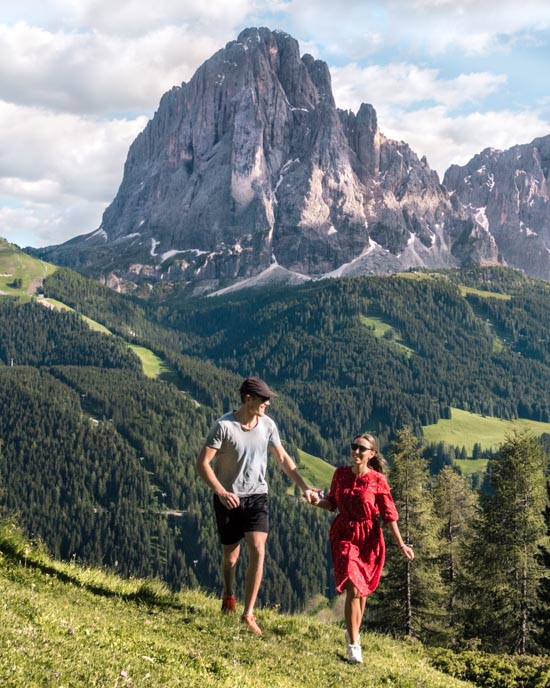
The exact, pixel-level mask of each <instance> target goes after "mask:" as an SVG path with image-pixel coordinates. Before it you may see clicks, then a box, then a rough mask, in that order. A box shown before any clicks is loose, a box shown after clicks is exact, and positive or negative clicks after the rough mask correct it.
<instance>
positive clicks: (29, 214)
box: [0, 198, 105, 248]
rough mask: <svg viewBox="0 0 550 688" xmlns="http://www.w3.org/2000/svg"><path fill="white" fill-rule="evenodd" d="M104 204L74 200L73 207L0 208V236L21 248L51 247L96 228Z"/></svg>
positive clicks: (29, 205)
mask: <svg viewBox="0 0 550 688" xmlns="http://www.w3.org/2000/svg"><path fill="white" fill-rule="evenodd" d="M104 210H105V204H103V203H93V202H89V201H87V200H86V199H84V198H78V199H74V202H73V204H72V205H71V204H69V203H67V202H65V203H64V204H52V203H44V204H36V203H32V202H30V201H25V202H24V203H22V204H21V205H17V206H15V207H11V206H2V207H0V228H1V229H0V236H2V237H4V238H5V239H7V240H8V241H9V242H10V243H13V244H17V245H18V246H21V247H22V248H24V247H26V246H35V247H39V246H52V245H54V244H60V243H62V242H64V241H67V240H68V239H70V238H72V237H74V236H75V235H77V234H85V233H88V232H90V231H91V230H92V229H94V228H96V227H98V226H99V224H100V222H101V216H102V214H103V211H104Z"/></svg>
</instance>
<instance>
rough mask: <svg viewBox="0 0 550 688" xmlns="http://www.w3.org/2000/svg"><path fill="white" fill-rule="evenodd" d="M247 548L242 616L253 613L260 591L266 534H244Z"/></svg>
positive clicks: (253, 532) (254, 532)
mask: <svg viewBox="0 0 550 688" xmlns="http://www.w3.org/2000/svg"><path fill="white" fill-rule="evenodd" d="M244 539H245V542H246V545H247V547H248V558H249V562H248V568H247V570H246V579H245V588H244V612H243V616H246V615H248V614H253V613H254V605H255V604H256V598H257V597H258V592H259V590H260V584H261V582H262V578H263V574H264V559H265V543H266V541H267V533H261V532H256V531H252V532H249V533H245V534H244Z"/></svg>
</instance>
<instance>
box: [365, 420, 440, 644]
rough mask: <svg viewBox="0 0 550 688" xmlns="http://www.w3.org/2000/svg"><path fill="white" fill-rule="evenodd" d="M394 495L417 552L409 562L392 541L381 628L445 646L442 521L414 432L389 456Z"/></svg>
mask: <svg viewBox="0 0 550 688" xmlns="http://www.w3.org/2000/svg"><path fill="white" fill-rule="evenodd" d="M389 460H390V463H391V464H392V469H391V473H390V476H389V481H390V486H391V490H392V495H393V498H394V501H395V504H396V507H397V510H398V512H399V529H400V531H401V534H402V536H403V539H404V540H405V542H408V543H410V544H411V545H412V546H413V547H414V548H415V554H416V556H415V559H414V561H413V562H409V561H408V560H407V559H405V557H403V555H402V553H401V552H400V551H399V550H398V548H397V547H395V544H394V543H393V542H388V548H387V559H386V567H385V570H386V574H385V576H383V578H382V581H381V584H380V588H379V592H380V594H379V595H377V596H375V597H376V598H377V599H376V601H375V604H374V605H372V612H373V616H374V619H375V621H376V625H377V626H379V627H382V628H383V629H384V630H391V631H394V632H397V633H402V634H405V635H409V636H416V637H420V638H421V639H422V640H432V641H437V642H440V643H441V642H445V641H446V637H447V633H448V621H447V612H446V607H445V599H446V593H445V588H444V585H443V582H442V579H441V576H440V570H439V559H440V543H439V539H438V535H439V532H440V530H441V520H440V519H439V517H438V516H437V515H436V513H435V509H434V504H433V498H432V495H431V492H430V475H429V471H428V463H427V461H426V460H425V459H424V458H423V457H422V454H421V448H420V445H419V442H418V440H417V439H416V437H414V435H413V434H412V431H411V429H410V428H408V427H407V428H404V429H402V430H400V431H399V432H398V433H397V436H396V439H395V441H394V442H393V445H392V448H391V453H390V455H389Z"/></svg>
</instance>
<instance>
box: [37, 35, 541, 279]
mask: <svg viewBox="0 0 550 688" xmlns="http://www.w3.org/2000/svg"><path fill="white" fill-rule="evenodd" d="M451 172H452V170H450V171H449V174H451ZM455 177H456V179H457V180H458V178H459V177H460V174H458V173H457V175H455V176H454V177H453V175H452V174H451V176H449V179H448V180H447V184H448V185H449V188H452V190H453V192H454V195H453V196H452V197H450V196H449V194H448V193H447V191H446V190H445V188H444V187H443V186H441V185H440V183H439V179H438V177H437V174H436V173H435V172H433V171H431V170H430V168H429V166H428V163H427V161H426V160H425V159H422V160H419V159H418V157H417V156H416V155H415V154H414V153H413V152H412V151H411V150H410V148H409V147H408V146H407V145H406V144H405V143H402V142H401V143H397V142H395V141H390V140H388V139H387V138H386V137H384V135H383V134H382V133H381V132H380V130H379V128H378V124H377V119H376V113H375V111H374V109H373V108H372V107H371V106H370V105H362V106H361V108H360V110H359V112H358V113H357V114H354V113H351V112H343V111H341V110H338V109H337V108H336V105H335V103H334V99H333V96H332V88H331V82H330V74H329V71H328V67H327V65H326V64H325V63H324V62H321V61H318V60H314V59H313V58H312V57H311V56H309V55H305V56H303V57H302V58H301V57H300V54H299V47H298V43H297V42H296V41H295V40H294V39H293V38H292V37H290V36H288V35H287V34H284V33H282V32H271V31H269V30H268V29H247V30H245V31H243V32H242V33H241V34H240V36H239V37H238V39H237V40H236V41H233V42H231V43H229V44H228V45H227V46H226V47H225V49H223V50H220V51H219V52H218V53H216V54H215V55H214V56H213V57H212V58H210V59H209V60H208V61H207V62H205V63H204V64H203V65H202V66H201V67H200V68H199V70H198V71H197V72H196V74H195V75H194V76H193V78H192V79H191V81H190V82H189V83H187V84H183V85H182V86H181V87H179V88H173V89H172V90H171V91H169V92H168V93H166V94H165V95H164V96H163V98H162V100H161V102H160V106H159V109H158V111H157V112H156V114H155V116H154V118H153V119H152V120H151V122H149V124H148V125H147V127H146V129H145V130H144V131H143V132H142V133H141V134H140V135H139V136H138V138H137V139H136V140H135V141H134V143H133V144H132V146H131V148H130V151H129V154H128V159H127V161H126V165H125V169H124V178H123V181H122V184H121V186H120V189H119V191H118V194H117V196H116V198H115V199H114V201H113V203H112V204H111V205H110V206H109V208H108V209H107V210H106V211H105V214H104V217H103V222H102V225H101V227H100V228H99V229H98V230H96V231H95V232H93V233H92V234H90V235H87V236H84V237H77V238H76V239H73V240H71V241H69V242H67V243H66V244H63V245H61V246H59V247H50V248H49V249H42V250H41V251H40V253H41V255H43V256H47V257H48V259H49V260H52V261H54V262H57V263H58V264H65V265H70V266H72V267H75V268H77V269H80V270H82V271H84V272H87V273H88V274H92V275H94V276H100V275H103V276H107V275H108V276H109V277H108V279H109V281H110V283H111V284H117V283H119V284H120V283H123V282H124V281H125V280H130V281H147V280H159V279H164V280H185V281H187V282H190V283H191V284H192V285H194V288H195V291H196V293H198V292H200V291H213V290H215V289H218V288H219V287H221V286H224V285H227V284H231V283H233V282H235V281H242V280H246V279H250V278H253V277H254V276H256V275H259V274H263V273H265V271H267V273H265V274H269V275H271V276H273V277H274V278H276V279H278V280H287V281H296V280H299V279H303V278H308V277H312V276H320V275H325V274H327V273H328V274H334V275H354V274H365V273H369V272H371V273H377V272H378V273H383V272H392V271H395V270H400V269H404V268H408V267H411V266H428V267H452V266H454V265H457V264H458V263H459V262H460V261H463V260H477V259H481V258H482V259H483V260H487V261H495V260H498V256H499V250H498V248H497V245H496V241H495V240H497V237H496V234H494V232H491V234H492V236H489V235H487V233H486V232H485V231H484V227H483V223H481V224H480V223H479V221H478V222H476V221H475V219H474V218H475V216H476V212H477V211H476V212H474V211H472V210H470V208H472V207H474V206H473V205H472V203H473V201H470V200H469V199H468V198H467V197H466V196H464V198H463V196H462V195H461V192H460V190H459V189H458V188H457V187H453V185H452V180H453V179H454V178H455ZM446 179H447V178H446ZM475 203H478V201H477V200H476V201H475ZM475 207H476V208H481V207H485V206H484V205H483V204H482V202H481V200H479V206H475ZM487 212H489V211H487ZM487 217H489V215H488V216H487ZM526 226H530V227H531V225H527V224H526ZM531 228H532V227H531ZM493 236H494V238H493ZM497 241H498V240H497ZM505 253H506V252H505V251H502V254H503V255H504V254H505ZM511 264H514V263H513V262H511Z"/></svg>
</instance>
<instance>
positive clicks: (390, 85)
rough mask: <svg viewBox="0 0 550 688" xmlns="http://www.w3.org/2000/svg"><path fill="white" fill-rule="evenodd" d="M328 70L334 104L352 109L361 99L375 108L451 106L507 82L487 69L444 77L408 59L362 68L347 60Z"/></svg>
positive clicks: (483, 96)
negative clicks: (424, 103) (430, 103)
mask: <svg viewBox="0 0 550 688" xmlns="http://www.w3.org/2000/svg"><path fill="white" fill-rule="evenodd" d="M331 74H332V84H333V91H334V97H335V100H336V104H337V105H338V107H341V108H343V109H351V110H354V111H356V110H357V109H358V108H359V106H360V105H361V103H364V102H368V103H371V104H373V105H374V106H375V108H377V107H378V106H379V105H380V104H382V103H393V104H395V105H399V106H402V107H406V106H409V105H412V104H414V103H420V102H422V101H433V102H434V103H438V104H443V105H445V106H447V107H450V108H454V107H457V106H458V105H461V104H464V103H468V102H471V101H474V100H478V101H479V100H481V99H483V98H485V97H486V96H487V95H488V94H490V93H491V92H493V91H495V90H496V89H497V88H499V87H500V86H502V85H503V84H505V83H506V76H505V75H503V74H490V73H487V72H479V73H474V74H461V75H459V76H458V77H456V78H454V79H444V78H441V77H440V76H439V72H438V70H437V69H422V68H420V67H418V66H417V65H414V64H407V63H393V64H389V65H385V66H380V65H372V66H370V67H364V68H361V67H359V66H358V65H357V64H349V65H346V66H345V67H333V68H332V69H331Z"/></svg>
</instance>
